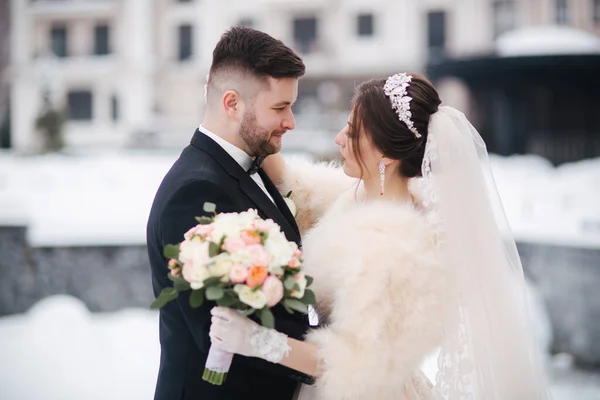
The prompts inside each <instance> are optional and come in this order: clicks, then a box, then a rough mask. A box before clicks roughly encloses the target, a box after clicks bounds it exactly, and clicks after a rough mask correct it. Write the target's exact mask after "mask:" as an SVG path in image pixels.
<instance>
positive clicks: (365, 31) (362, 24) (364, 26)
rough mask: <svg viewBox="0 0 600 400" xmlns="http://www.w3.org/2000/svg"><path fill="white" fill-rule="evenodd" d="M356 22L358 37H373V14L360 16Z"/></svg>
mask: <svg viewBox="0 0 600 400" xmlns="http://www.w3.org/2000/svg"><path fill="white" fill-rule="evenodd" d="M356 22H357V26H356V29H357V32H356V33H357V34H358V36H373V14H360V15H359V16H358V18H357V20H356Z"/></svg>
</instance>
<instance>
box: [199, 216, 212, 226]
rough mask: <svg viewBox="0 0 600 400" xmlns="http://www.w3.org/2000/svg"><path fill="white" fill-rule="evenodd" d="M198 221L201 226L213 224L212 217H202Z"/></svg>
mask: <svg viewBox="0 0 600 400" xmlns="http://www.w3.org/2000/svg"><path fill="white" fill-rule="evenodd" d="M196 221H198V223H199V224H200V225H208V224H212V222H213V219H212V218H210V217H204V216H202V217H196Z"/></svg>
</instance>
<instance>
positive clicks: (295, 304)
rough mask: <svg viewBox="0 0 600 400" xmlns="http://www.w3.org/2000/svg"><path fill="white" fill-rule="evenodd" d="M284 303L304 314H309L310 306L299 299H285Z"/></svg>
mask: <svg viewBox="0 0 600 400" xmlns="http://www.w3.org/2000/svg"><path fill="white" fill-rule="evenodd" d="M283 304H284V305H286V306H288V307H289V308H291V309H292V310H296V311H299V312H301V313H303V314H308V307H307V305H306V304H304V303H303V302H301V301H300V300H297V299H284V300H283Z"/></svg>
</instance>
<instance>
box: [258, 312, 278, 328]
mask: <svg viewBox="0 0 600 400" xmlns="http://www.w3.org/2000/svg"><path fill="white" fill-rule="evenodd" d="M257 314H258V316H259V317H260V323H261V324H262V326H264V327H265V328H269V329H275V317H273V313H272V312H271V310H269V308H268V307H265V308H262V309H260V310H258V311H257Z"/></svg>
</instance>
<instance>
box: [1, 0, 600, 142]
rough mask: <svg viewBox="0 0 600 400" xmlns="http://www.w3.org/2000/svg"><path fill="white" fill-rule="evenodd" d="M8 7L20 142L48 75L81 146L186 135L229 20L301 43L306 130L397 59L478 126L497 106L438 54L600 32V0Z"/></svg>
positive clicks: (40, 3) (87, 1) (301, 119)
mask: <svg viewBox="0 0 600 400" xmlns="http://www.w3.org/2000/svg"><path fill="white" fill-rule="evenodd" d="M11 18H12V20H13V23H12V28H11V33H12V42H11V43H12V47H13V52H12V60H11V67H12V68H11V74H10V76H11V80H12V91H11V94H12V99H13V104H14V107H13V108H12V121H13V124H12V143H13V146H14V147H15V148H16V149H17V150H23V151H26V150H27V149H28V148H30V147H32V146H34V145H35V142H36V135H35V129H34V121H35V118H36V115H37V114H38V113H39V110H40V107H41V104H42V100H41V99H42V95H41V93H42V92H43V91H44V90H46V89H44V88H50V91H51V92H52V93H53V98H54V101H55V102H56V104H59V105H61V106H64V107H65V108H66V110H67V113H68V122H67V124H66V139H67V143H68V144H69V145H70V146H72V147H88V146H91V147H98V146H109V147H110V146H126V145H134V146H135V145H144V143H150V142H152V141H153V140H154V141H155V143H162V144H163V145H164V144H165V143H185V141H187V140H188V138H189V136H190V135H191V132H192V131H193V130H194V127H195V125H196V124H197V123H198V122H199V121H200V120H201V117H202V110H203V86H204V84H205V80H206V74H207V72H208V68H209V66H210V61H211V52H212V49H213V47H214V45H215V43H216V42H217V41H218V39H219V37H220V35H221V34H222V33H223V32H224V31H225V30H226V29H227V28H228V27H230V26H232V25H245V26H251V27H254V28H256V29H260V30H263V31H266V32H268V33H270V34H272V35H273V36H275V37H277V38H279V39H281V40H283V41H284V42H285V43H286V44H288V45H290V46H291V47H293V48H294V49H295V50H297V51H298V52H299V53H300V54H301V55H302V56H303V58H304V60H305V62H306V65H307V74H306V76H305V77H304V78H303V79H302V81H301V85H300V93H299V99H298V104H297V108H296V113H297V116H298V118H297V125H298V128H297V131H298V132H299V133H300V132H302V131H305V132H315V131H319V132H323V133H324V134H325V135H327V134H328V133H330V132H333V131H335V130H337V129H339V128H340V127H341V124H343V123H344V121H345V118H346V113H347V111H348V108H349V100H350V98H351V95H352V90H353V88H354V86H355V84H356V83H359V82H361V81H363V80H366V79H369V78H372V77H386V76H387V75H389V74H392V73H395V72H398V71H414V72H420V73H424V74H425V75H431V76H433V77H436V84H437V85H438V87H439V90H440V92H441V95H442V99H443V100H444V102H445V103H447V104H450V105H454V106H456V107H458V108H461V109H464V110H466V112H467V114H469V116H470V117H472V118H473V119H474V121H475V124H476V126H477V127H478V128H479V126H478V125H477V124H478V122H479V121H481V120H484V119H485V118H487V117H488V114H487V113H485V112H481V110H478V109H477V107H476V105H477V102H478V98H477V96H474V95H473V92H474V90H473V88H472V87H471V86H470V84H469V82H468V80H465V79H464V77H462V76H459V75H457V74H454V73H448V70H446V72H444V70H443V69H440V68H439V66H440V65H444V64H445V63H446V64H447V63H448V62H449V61H452V60H461V59H473V58H477V57H488V56H489V55H494V54H497V44H498V43H499V42H501V39H502V37H503V36H504V35H507V34H510V33H511V31H515V30H518V29H522V28H525V27H531V26H547V25H566V26H569V27H572V28H575V29H577V30H578V31H583V32H587V34H588V35H589V36H590V37H592V38H595V39H597V38H598V35H600V0H421V1H418V2H417V1H414V0H253V1H247V0H221V1H200V0H102V1H97V0H96V1H94V0H60V1H59V0H12V10H11ZM436 68H437V69H436ZM440 71H441V73H440ZM436 73H437V75H436ZM484 130H485V129H484ZM297 136H298V137H299V138H302V137H303V136H302V134H299V135H297ZM509 150H510V149H509ZM517 150H518V149H517Z"/></svg>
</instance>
